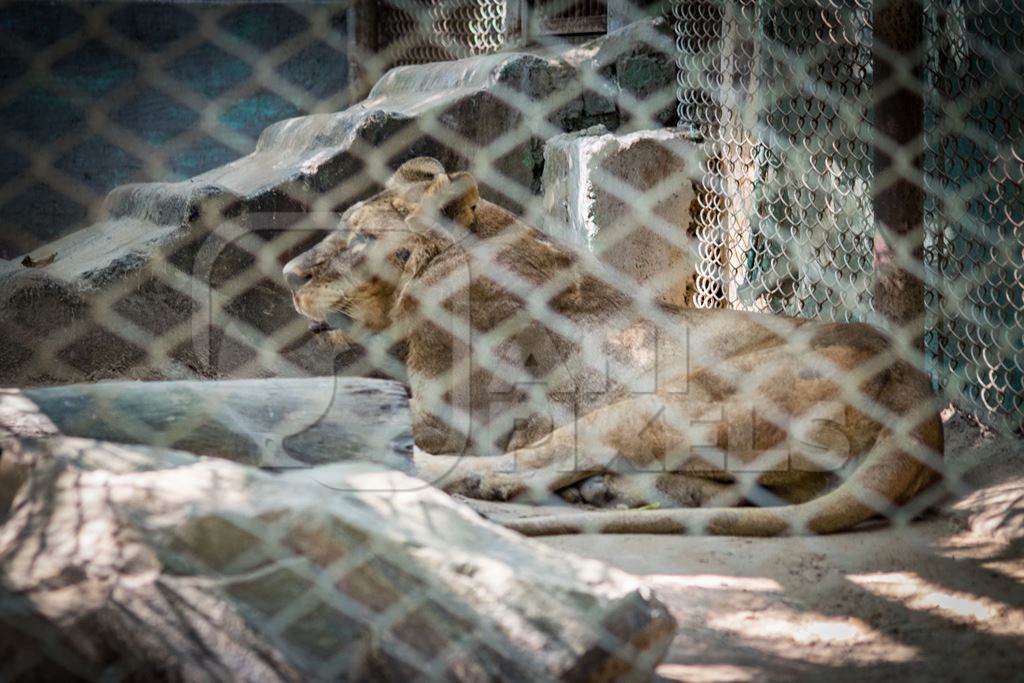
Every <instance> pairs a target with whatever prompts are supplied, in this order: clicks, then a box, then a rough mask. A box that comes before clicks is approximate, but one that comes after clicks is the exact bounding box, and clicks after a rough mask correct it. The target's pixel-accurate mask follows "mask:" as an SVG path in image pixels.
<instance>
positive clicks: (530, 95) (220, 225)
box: [0, 20, 675, 386]
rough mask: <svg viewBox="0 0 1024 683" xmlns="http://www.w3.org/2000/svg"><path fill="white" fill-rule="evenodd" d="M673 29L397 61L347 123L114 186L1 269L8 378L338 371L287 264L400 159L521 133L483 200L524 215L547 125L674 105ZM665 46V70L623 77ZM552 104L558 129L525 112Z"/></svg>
mask: <svg viewBox="0 0 1024 683" xmlns="http://www.w3.org/2000/svg"><path fill="white" fill-rule="evenodd" d="M664 31H665V26H664V22H662V21H660V20H659V21H656V22H646V23H637V24H634V25H632V26H629V27H626V28H624V29H622V30H620V31H617V32H615V33H613V34H609V35H608V36H605V37H602V38H600V39H598V40H595V41H592V42H591V43H588V44H586V45H584V46H581V47H578V48H573V49H571V50H569V51H565V52H561V53H558V54H541V53H537V54H534V53H528V52H514V53H501V54H496V55H486V56H481V57H473V58H470V59H464V60H460V61H455V62H445V63H441V64H427V65H418V66H407V67H399V68H396V69H394V70H392V71H390V72H388V73H387V74H386V75H385V76H384V78H382V79H381V81H380V82H379V83H378V84H377V85H376V86H374V88H373V91H372V92H371V94H370V97H369V98H368V99H367V100H366V101H364V102H360V103H358V104H356V105H354V106H352V107H349V108H348V109H346V110H345V111H342V112H338V113H333V114H318V115H313V116H304V117H300V118H295V119H290V120H287V121H282V122H280V123H277V124H275V125H273V126H270V127H269V128H267V129H266V130H265V131H264V132H263V134H262V135H261V136H260V138H259V141H258V143H257V146H256V149H255V150H254V151H253V153H252V154H250V155H248V156H246V157H243V158H241V159H238V160H237V161H234V162H232V163H230V164H227V165H225V166H222V167H220V168H217V169H214V170H211V171H209V172H207V173H203V174H202V175H199V176H197V177H195V178H192V179H190V180H187V181H184V182H180V183H153V184H146V185H129V186H124V187H121V188H117V189H115V190H114V191H113V192H111V193H110V195H109V196H108V198H107V201H106V213H107V214H108V218H107V219H106V220H104V221H102V222H100V223H97V224H95V225H92V226H90V227H88V228H85V229H83V230H80V231H78V232H76V233H73V234H70V235H67V236H65V237H63V238H61V239H59V240H57V241H55V242H51V243H49V244H47V245H45V246H43V247H41V248H39V249H37V250H35V251H33V252H32V253H31V254H30V256H31V257H32V258H33V259H34V260H36V261H43V260H45V259H46V257H48V256H50V255H52V254H56V258H55V260H54V261H53V262H52V263H50V264H49V265H46V266H44V267H40V268H21V267H14V268H12V269H8V268H3V269H0V383H5V384H14V385H22V386H23V385H28V384H40V383H67V382H76V381H89V380H95V379H103V378H114V377H117V378H123V377H129V378H134V379H187V378H197V377H198V378H210V377H216V378H225V377H254V376H268V375H273V376H302V375H307V374H317V375H326V374H331V372H332V370H334V369H335V365H336V363H335V359H332V358H331V357H330V356H329V354H325V353H323V352H322V350H318V349H317V348H316V347H315V345H314V344H313V342H312V340H311V338H310V336H309V335H308V333H307V332H306V331H305V327H304V325H303V324H302V323H301V322H300V320H299V319H298V318H297V316H296V315H295V314H294V313H293V312H292V310H291V306H290V303H289V297H288V294H287V292H286V291H285V290H284V289H283V287H282V283H281V282H280V266H281V265H283V264H284V263H285V262H286V261H287V260H288V259H289V258H291V257H292V256H294V255H295V254H296V253H298V252H299V251H301V250H302V249H304V248H305V247H307V246H308V245H310V244H311V243H312V242H314V241H316V240H318V239H320V238H321V237H322V236H323V235H324V233H325V231H327V230H330V229H333V228H334V227H335V226H336V224H337V216H336V210H337V209H339V208H343V207H346V206H348V205H350V204H352V203H353V202H355V201H357V200H359V199H361V198H363V197H365V196H367V195H368V194H370V193H372V192H373V191H375V190H376V189H378V188H379V187H380V185H381V183H382V182H383V181H384V180H385V179H386V178H387V176H388V175H389V173H390V169H391V168H394V167H397V166H398V165H399V164H400V163H401V162H403V161H405V160H407V159H409V158H412V157H415V156H421V155H430V156H435V157H437V158H438V159H440V160H441V161H442V162H443V163H444V164H445V167H446V168H449V169H462V168H469V167H471V166H472V162H473V161H474V160H476V159H477V158H478V157H479V154H480V152H481V150H484V149H485V148H486V147H487V146H488V145H489V144H490V143H491V142H493V141H494V140H495V139H497V138H499V137H500V136H507V135H508V133H509V132H510V131H518V132H521V133H522V135H521V138H522V139H521V140H520V141H518V142H517V143H516V144H514V145H512V146H511V149H509V150H508V151H506V152H504V153H503V154H501V155H500V157H499V158H497V159H496V160H493V161H489V162H488V163H486V164H482V165H481V167H480V168H473V170H474V171H476V172H477V175H478V176H479V180H480V181H481V186H482V191H483V193H484V195H485V196H486V197H487V198H489V199H492V200H495V201H497V202H499V203H501V204H503V205H505V206H507V207H508V208H510V209H513V210H518V209H525V208H527V206H526V205H527V204H532V203H533V197H532V194H531V193H535V192H538V191H539V189H540V176H541V171H542V167H543V155H542V151H541V150H542V148H543V138H544V137H547V135H549V134H550V130H551V129H552V128H554V129H555V130H577V129H579V128H583V127H586V126H589V125H593V124H595V123H604V124H607V125H608V126H611V127H616V126H618V125H619V124H620V123H621V122H623V121H624V120H625V119H626V118H627V117H626V112H625V110H622V109H621V108H620V107H618V105H616V101H617V100H616V95H617V94H618V93H621V92H630V93H641V92H649V93H655V92H657V93H662V95H663V94H664V93H666V92H671V93H674V87H675V86H674V70H673V67H671V60H670V59H669V57H668V55H670V54H671V51H670V50H669V49H668V48H667V47H665V46H662V45H661V43H659V42H658V41H662V42H664V41H665V40H667V38H665V36H664ZM669 45H670V43H669ZM663 47H665V50H664V52H663V53H660V54H661V57H662V58H663V59H662V62H664V64H663V65H662V66H664V67H665V68H657V69H655V68H650V69H633V68H632V67H629V66H628V64H630V63H633V61H635V60H636V59H641V60H646V62H650V63H654V62H656V61H658V59H659V57H658V54H659V50H661V49H662V48H663ZM630 60H633V61H630ZM646 62H645V63H646ZM665 65H668V66H665ZM620 72H621V74H622V78H621V79H620ZM595 74H601V75H602V76H604V77H605V80H601V81H599V82H598V81H596V80H595V77H594V76H595ZM584 76H586V79H584ZM623 79H624V80H623ZM584 80H586V82H587V83H588V84H589V85H583V84H582V83H583V81H584ZM556 93H557V94H559V98H553V95H555V94H556ZM566 93H569V94H570V96H565V95H566ZM633 97H634V99H635V97H639V95H636V94H634V95H633ZM552 99H559V101H560V104H559V105H558V106H557V107H555V108H553V110H552V111H549V112H546V114H547V116H546V120H545V121H539V120H537V121H535V120H532V119H530V118H528V116H527V115H526V113H524V109H527V108H536V106H537V104H538V103H539V102H545V101H550V100H552ZM630 102H631V103H633V102H634V100H630ZM652 106H653V105H652ZM635 119H636V117H633V118H632V119H630V125H633V126H636V125H640V123H642V122H638V121H637V120H635ZM41 340H42V342H41ZM343 360H345V361H346V362H349V361H351V360H352V359H343ZM367 371H368V370H367V368H366V367H359V368H357V369H354V370H352V372H355V373H358V374H364V373H365V372H367Z"/></svg>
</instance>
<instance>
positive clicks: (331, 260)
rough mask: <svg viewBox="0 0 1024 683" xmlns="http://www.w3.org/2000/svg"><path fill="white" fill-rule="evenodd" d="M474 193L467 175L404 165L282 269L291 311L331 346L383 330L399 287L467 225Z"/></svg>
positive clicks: (419, 163)
mask: <svg viewBox="0 0 1024 683" xmlns="http://www.w3.org/2000/svg"><path fill="white" fill-rule="evenodd" d="M479 199H480V193H479V190H478V188H477V183H476V181H475V180H474V179H473V177H472V176H471V175H469V174H468V173H453V174H451V175H449V174H447V173H446V172H445V169H444V167H443V166H442V165H441V162H439V161H437V160H436V159H431V158H429V157H420V158H417V159H413V160H411V161H407V162H406V163H404V164H402V166H401V167H400V168H399V169H398V170H397V171H396V172H395V173H394V175H393V176H391V178H390V179H389V180H388V181H387V183H386V185H385V189H384V190H383V191H382V192H380V193H378V194H376V195H374V196H373V197H371V198H369V199H367V200H365V201H362V202H360V203H358V204H356V205H354V206H352V207H350V208H349V209H348V210H347V211H345V213H344V214H343V215H342V217H341V222H340V223H339V225H338V228H337V229H336V230H335V231H334V232H332V233H331V234H330V235H328V236H327V237H326V238H324V240H323V241H321V242H320V243H319V244H317V245H316V246H314V247H313V248H312V249H310V250H308V251H306V252H304V253H303V254H300V255H299V256H297V257H296V258H294V259H292V260H291V261H290V262H288V264H287V265H286V266H285V267H284V279H285V282H287V284H288V287H289V289H291V291H292V299H293V302H294V305H295V309H296V310H297V311H298V312H299V313H301V314H302V315H304V316H305V317H307V318H309V320H310V330H311V331H312V332H314V333H316V334H317V335H318V336H320V337H322V338H324V339H326V340H327V341H329V342H330V343H331V344H334V345H336V346H346V345H348V344H350V343H352V342H354V341H357V338H358V336H359V335H358V331H360V330H362V331H367V332H381V331H384V330H386V329H388V328H389V327H390V326H391V324H392V322H393V320H392V311H393V309H394V307H395V303H396V300H397V299H398V296H399V293H400V292H401V290H402V287H403V286H404V285H405V284H407V283H408V281H409V280H410V279H411V278H412V277H414V276H415V275H416V273H417V272H418V271H419V270H421V269H422V268H423V267H424V266H425V264H426V263H427V262H429V261H430V259H431V258H433V257H434V256H436V255H437V254H438V253H440V252H441V251H443V250H444V249H446V248H447V247H448V246H450V245H451V244H452V242H453V234H452V233H453V231H457V230H458V229H459V228H467V227H469V226H470V225H471V224H472V223H473V221H474V216H475V212H476V206H477V202H478V201H479Z"/></svg>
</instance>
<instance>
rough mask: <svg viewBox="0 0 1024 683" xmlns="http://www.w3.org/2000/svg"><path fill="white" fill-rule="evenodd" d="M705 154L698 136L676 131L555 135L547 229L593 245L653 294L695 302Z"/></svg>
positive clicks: (548, 172)
mask: <svg viewBox="0 0 1024 683" xmlns="http://www.w3.org/2000/svg"><path fill="white" fill-rule="evenodd" d="M700 159H701V146H700V143H699V142H697V141H696V140H695V138H694V136H693V134H692V133H689V132H687V131H682V130H676V129H658V130H643V131H637V132H634V133H627V134H623V135H619V134H615V133H610V132H608V130H607V129H605V128H604V127H603V126H595V127H593V128H588V129H586V130H582V131H578V132H573V133H565V134H563V135H558V136H555V137H553V138H551V139H550V140H548V142H547V144H546V145H545V147H544V175H543V178H542V190H543V206H544V211H545V214H546V216H545V218H546V221H545V226H544V227H545V230H547V231H548V232H549V234H551V235H552V236H553V237H555V238H556V239H559V240H561V241H563V242H565V243H567V244H569V245H573V246H577V247H584V248H586V249H588V250H590V251H591V252H592V253H594V254H595V255H597V256H598V257H599V258H600V259H601V260H602V261H603V262H604V263H606V264H607V265H609V266H611V267H612V268H613V269H615V270H616V271H618V272H620V273H622V274H623V275H625V276H627V277H629V278H631V280H632V281H633V282H635V283H637V284H638V285H641V286H642V289H641V290H639V291H640V292H643V293H645V294H647V295H648V296H649V297H650V298H651V299H653V300H656V301H660V302H664V303H668V304H673V305H676V306H690V305H692V300H693V291H694V268H695V264H696V263H697V249H696V246H697V245H696V240H695V234H696V230H697V225H696V220H697V216H695V215H693V211H692V209H693V207H695V205H696V202H695V200H696V198H697V195H698V193H699V192H700V191H701V186H700V177H701V163H700Z"/></svg>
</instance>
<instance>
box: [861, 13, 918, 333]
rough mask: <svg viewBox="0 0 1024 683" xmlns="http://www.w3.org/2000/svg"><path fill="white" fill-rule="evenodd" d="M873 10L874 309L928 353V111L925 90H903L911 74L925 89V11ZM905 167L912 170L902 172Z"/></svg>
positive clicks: (896, 331)
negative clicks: (925, 162) (925, 182)
mask: <svg viewBox="0 0 1024 683" xmlns="http://www.w3.org/2000/svg"><path fill="white" fill-rule="evenodd" d="M873 10H874V11H873V15H872V16H873V25H874V43H873V46H872V59H871V61H872V68H873V85H872V94H873V95H874V97H873V108H872V114H873V125H874V128H875V131H876V133H877V134H878V135H879V140H878V142H877V143H876V144H875V145H874V149H873V166H874V188H873V192H872V196H873V205H874V213H875V239H874V276H875V282H874V297H875V310H876V311H877V312H878V313H879V314H880V315H881V316H882V318H883V319H884V320H885V321H886V322H887V324H888V326H889V328H890V330H891V331H892V332H893V333H894V334H898V335H899V336H901V337H904V338H906V339H908V340H911V341H912V344H913V345H914V347H915V348H917V349H923V347H924V282H923V280H922V279H921V275H922V274H923V265H922V256H923V253H924V190H923V189H922V186H923V174H922V172H921V155H922V153H923V147H924V140H923V137H922V128H923V122H924V104H923V99H922V97H921V94H920V90H919V89H915V88H914V87H908V85H909V84H907V83H898V79H900V78H902V74H904V73H906V74H908V75H909V76H910V78H911V79H912V81H913V85H914V86H916V87H917V88H920V85H921V83H922V60H923V58H924V55H923V52H922V50H921V46H922V41H923V33H924V17H923V10H922V5H921V2H919V1H918V0H875V1H874V3H873ZM901 67H910V68H907V69H905V70H904V69H903V68H901ZM894 86H895V87H894ZM899 160H905V161H907V162H909V163H908V164H907V165H906V166H904V167H902V168H899V167H895V166H894V162H897V161H899Z"/></svg>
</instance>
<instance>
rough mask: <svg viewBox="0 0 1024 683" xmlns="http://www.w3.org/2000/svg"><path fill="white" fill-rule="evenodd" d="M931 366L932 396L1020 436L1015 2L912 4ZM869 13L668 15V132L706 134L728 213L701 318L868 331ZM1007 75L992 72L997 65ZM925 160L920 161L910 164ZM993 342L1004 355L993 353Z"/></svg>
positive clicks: (828, 8)
mask: <svg viewBox="0 0 1024 683" xmlns="http://www.w3.org/2000/svg"><path fill="white" fill-rule="evenodd" d="M923 8H924V9H923V20H922V23H923V27H924V30H923V41H922V42H921V44H920V46H919V49H920V54H919V55H918V57H917V58H919V59H923V60H924V62H925V66H924V69H923V72H922V74H921V80H920V81H919V82H918V83H916V84H915V87H916V88H917V89H918V91H919V93H920V94H921V96H922V97H923V98H924V100H925V106H926V114H925V121H924V125H923V133H922V135H923V140H921V141H920V143H918V142H915V144H920V145H921V147H922V150H921V151H920V152H918V151H916V150H917V148H916V147H915V148H914V149H913V150H907V155H906V157H905V161H907V162H909V161H913V160H914V159H915V158H917V159H918V160H917V163H920V164H921V165H922V166H923V169H924V175H923V182H924V184H925V187H926V189H927V190H928V192H927V194H926V197H927V199H926V202H927V209H926V216H925V227H924V229H925V233H926V237H925V242H926V244H925V263H926V279H927V282H928V293H927V298H928V313H929V318H928V338H927V344H926V348H927V352H928V355H929V359H930V366H931V368H932V372H933V374H934V376H935V379H936V382H937V383H938V384H939V385H940V386H942V387H944V388H946V389H947V390H948V391H949V393H950V395H951V396H952V397H953V398H954V400H956V401H957V402H958V403H960V404H961V405H962V406H964V407H967V408H968V409H970V410H974V411H976V412H977V414H978V415H979V416H983V417H985V418H987V419H995V420H1000V421H1001V420H1004V419H1006V418H1009V421H1010V422H1011V423H1017V422H1019V415H1020V411H1021V400H1022V399H1021V397H1022V394H1021V381H1022V377H1024V375H1022V372H1021V364H1020V363H1021V358H1022V355H1021V334H1020V324H1019V320H1020V312H1021V307H1020V291H1021V288H1020V286H1019V280H1017V279H1015V278H1019V268H1018V265H1019V261H1020V255H1021V253H1022V248H1021V235H1020V231H1019V230H1018V229H1016V224H1015V222H1014V221H1015V220H1016V219H1015V218H1014V216H1015V214H1016V212H1017V207H1018V206H1019V202H1018V201H1017V199H1018V197H1017V196H1016V195H1015V194H1014V193H1015V191H1016V190H1015V189H1013V188H1016V187H1017V183H1016V181H1015V180H1014V178H1016V177H1017V176H1016V175H1015V174H1019V173H1020V168H1021V167H1020V163H1019V153H1018V152H1017V151H1016V145H1017V144H1018V142H1019V141H1018V137H1019V136H1018V135H1017V134H1016V133H1015V132H1014V130H1015V126H1017V125H1018V124H1017V121H1018V120H1019V115H1018V114H1019V112H1018V111H1017V109H1016V107H1017V102H1019V100H1020V94H1019V86H1018V83H1017V81H1018V79H1017V78H1016V76H1014V75H1012V74H1011V73H1010V72H1009V71H1006V70H1005V69H1004V68H1003V66H1005V65H1007V64H1011V63H1015V60H1017V59H1018V58H1019V55H1020V44H1019V42H1018V41H1019V39H1020V38H1019V37H1020V35H1021V28H1020V27H1019V26H1018V25H1017V23H1016V22H1017V17H1018V9H1019V8H1017V7H1015V6H1013V5H1012V3H974V4H971V3H966V4H965V3H944V2H926V3H923ZM871 9H872V3H871V2H835V3H829V2H823V3H818V2H784V3H774V2H767V3H765V2H749V3H744V2H737V3H715V2H705V3H701V2H693V3H679V4H678V5H677V6H676V10H675V20H676V21H675V28H676V37H677V45H678V48H679V58H678V59H679V66H680V80H679V89H678V93H679V116H680V121H681V122H687V123H690V124H692V125H694V126H695V127H697V128H698V129H699V130H701V131H702V133H703V134H704V135H705V136H706V139H707V145H708V147H709V154H708V159H709V161H708V165H707V168H706V173H707V176H708V178H709V182H711V183H713V184H715V185H716V186H718V187H721V188H722V189H721V191H720V192H717V193H712V194H708V195H706V197H705V200H706V204H705V206H704V207H703V210H704V211H707V212H709V213H716V214H721V215H724V216H725V218H724V220H723V221H721V222H720V223H718V224H708V225H707V226H706V227H705V229H704V232H703V234H701V235H700V236H699V241H700V255H701V260H700V262H699V264H698V272H699V275H700V278H699V280H698V283H699V285H698V292H699V295H698V299H697V301H696V303H697V305H700V306H708V307H719V306H724V307H735V308H742V309H745V310H758V311H771V312H773V313H784V314H788V315H797V316H803V317H810V318H827V319H835V320H871V319H872V311H873V307H872V296H871V282H872V274H873V261H872V253H873V239H874V232H875V230H874V216H873V210H872V202H871V192H872V139H873V138H872V111H873V106H874V104H875V103H876V102H877V100H878V97H879V95H878V92H877V91H876V90H874V89H872V84H873V79H872V51H871V37H872V30H871V27H872V14H871ZM1001 65H1003V66H1001ZM917 154H920V157H916V155H917ZM997 340H998V341H997Z"/></svg>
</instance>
